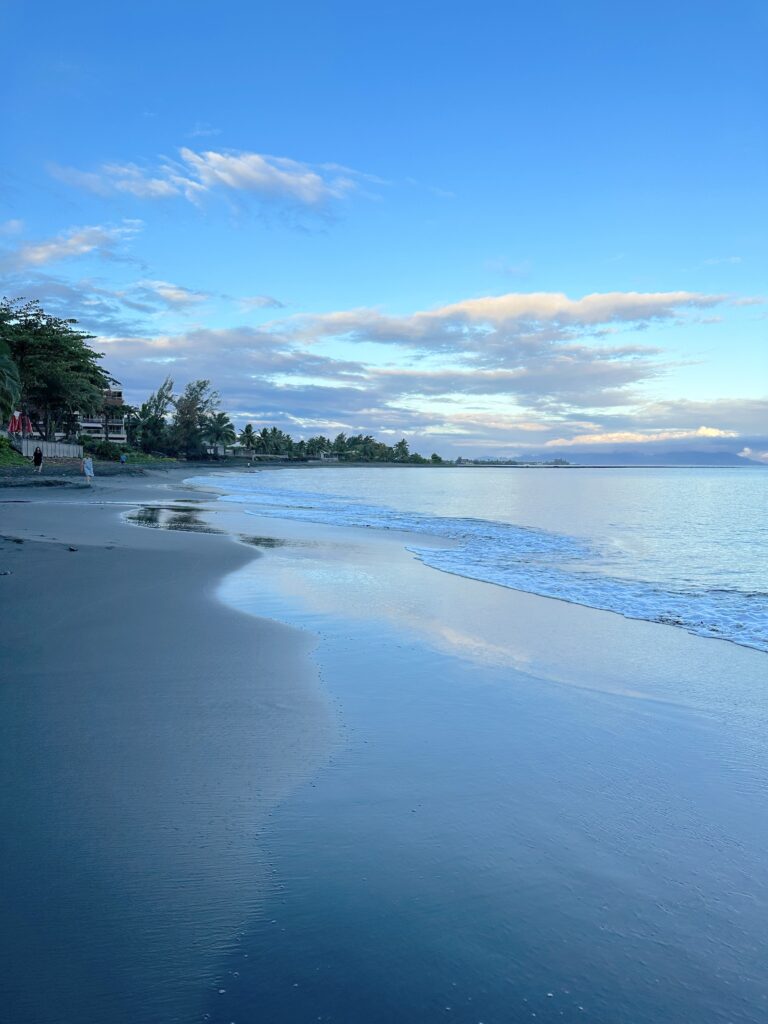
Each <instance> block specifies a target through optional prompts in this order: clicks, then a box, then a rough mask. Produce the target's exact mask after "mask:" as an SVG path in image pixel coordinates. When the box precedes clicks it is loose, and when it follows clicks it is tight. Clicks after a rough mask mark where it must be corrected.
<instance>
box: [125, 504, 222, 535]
mask: <svg viewBox="0 0 768 1024" xmlns="http://www.w3.org/2000/svg"><path fill="white" fill-rule="evenodd" d="M125 518H126V519H127V521H128V522H129V523H134V524H136V525H137V526H148V527H150V528H151V529H156V530H183V531H185V532H187V533H224V532H225V531H224V530H218V529H217V528H216V527H215V526H211V525H210V524H209V523H206V522H205V520H204V519H203V518H202V517H201V516H200V514H199V513H198V512H197V510H196V509H190V508H187V507H186V506H184V505H142V506H141V507H140V508H138V509H135V510H134V511H132V512H128V513H127V514H126V517H125Z"/></svg>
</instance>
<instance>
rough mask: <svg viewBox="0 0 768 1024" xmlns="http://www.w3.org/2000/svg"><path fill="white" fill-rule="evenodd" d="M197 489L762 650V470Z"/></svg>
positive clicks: (268, 477)
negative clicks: (398, 539)
mask: <svg viewBox="0 0 768 1024" xmlns="http://www.w3.org/2000/svg"><path fill="white" fill-rule="evenodd" d="M200 482H201V483H205V482H206V478H203V479H202V480H201V481H200ZM208 482H209V483H214V484H216V485H218V486H220V487H223V488H224V489H225V490H226V492H227V499H226V500H228V501H236V502H240V503H242V504H243V505H245V507H246V508H248V509H250V510H252V511H254V512H257V513H258V514H259V515H262V516H276V517H279V518H291V519H298V520H303V521H307V522H316V523H331V524H338V525H346V526H365V527H373V528H376V529H385V530H407V531H409V532H412V533H414V534H423V535H424V536H425V537H428V538H429V539H430V546H429V547H420V546H419V545H418V544H413V545H412V547H411V550H412V551H413V553H414V554H415V555H416V556H417V557H419V558H420V559H422V561H424V562H425V563H426V564H427V565H430V566H432V567H434V568H435V569H440V570H443V571H445V572H451V573H456V574H457V575H462V576H468V577H471V578H474V579H477V580H483V581H486V582H489V583H495V584H499V585H501V586H505V587H511V588H514V589H517V590H525V591H529V592H531V593H534V594H539V595H542V596H545V597H554V598H560V599H562V600H565V601H571V602H574V603H576V604H584V605H587V606H590V607H593V608H601V609H605V610H608V611H613V612H618V613H620V614H622V615H625V616H627V617H629V618H638V619H647V620H649V621H652V622H665V623H669V624H671V625H675V626H679V627H681V628H683V629H687V630H688V631H690V632H692V633H698V634H701V635H702V636H709V637H720V638H722V639H725V640H731V641H734V642H736V643H740V644H743V645H745V646H748V647H754V648H757V649H758V650H762V651H768V529H766V525H767V524H766V517H767V516H768V471H766V470H764V469H762V468H754V469H753V468H748V467H745V468H743V469H741V468H739V469H731V470H729V469H663V470H662V469H621V470H616V469H614V470H590V469H584V470H542V469H533V470H525V469H492V468H488V469H469V468H464V469H462V468H456V469H453V468H446V469H430V470H421V471H415V470H412V469H397V468H395V469H392V468H386V469H378V470H377V469H368V468H366V469H355V468H350V469H343V470H342V469H339V470H331V471H328V472H321V471H318V472H307V471H304V470H290V469H289V470H284V471H280V472H279V473H249V474H242V475H240V476H231V477H227V478H226V480H222V478H216V477H214V478H209V479H208ZM440 539H443V540H445V542H446V544H445V547H444V548H440V547H437V548H435V547H434V541H435V540H438V541H439V540H440Z"/></svg>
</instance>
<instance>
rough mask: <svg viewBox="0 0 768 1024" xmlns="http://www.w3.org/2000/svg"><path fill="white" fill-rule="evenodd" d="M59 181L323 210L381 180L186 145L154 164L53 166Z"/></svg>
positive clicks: (146, 195) (97, 189)
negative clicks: (234, 196) (242, 197)
mask: <svg viewBox="0 0 768 1024" xmlns="http://www.w3.org/2000/svg"><path fill="white" fill-rule="evenodd" d="M51 172H52V173H53V174H54V176H55V177H57V178H58V179H59V180H62V181H65V182H67V183H68V184H71V185H75V186H77V187H79V188H84V189H86V190H88V191H90V192H94V193H96V194H98V195H110V194H114V193H123V194H129V195H133V196H136V197H138V198H142V199H167V198H171V197H183V198H185V199H187V200H189V201H190V202H197V201H199V200H200V199H201V198H202V197H203V196H205V195H207V194H209V193H213V192H217V191H219V192H221V191H223V192H230V193H242V194H248V195H252V196H254V197H255V198H257V199H259V200H262V201H264V202H276V203H282V204H288V205H294V206H298V207H302V208H304V209H309V210H317V211H319V210H322V209H323V208H324V207H326V206H327V205H328V204H329V203H330V202H331V201H333V200H339V199H343V198H345V197H346V196H348V195H350V193H352V192H354V191H356V190H357V189H358V187H359V183H360V182H361V181H378V179H375V178H372V176H370V175H365V174H362V173H359V172H357V171H354V170H351V169H350V168H346V167H341V166H339V165H336V164H321V165H311V164H307V163H302V162H300V161H298V160H292V159H290V158H288V157H282V156H269V155H267V154H264V153H254V152H242V151H217V150H205V151H200V152H198V151H196V150H194V149H191V148H189V147H187V146H185V147H182V148H181V149H180V150H179V153H178V157H177V158H175V159H163V160H161V161H160V163H159V165H158V166H157V167H155V168H143V167H139V166H138V165H137V164H134V163H106V164H103V165H102V166H101V167H99V168H98V170H96V171H82V170H78V169H75V168H71V167H60V166H57V165H53V166H52V167H51Z"/></svg>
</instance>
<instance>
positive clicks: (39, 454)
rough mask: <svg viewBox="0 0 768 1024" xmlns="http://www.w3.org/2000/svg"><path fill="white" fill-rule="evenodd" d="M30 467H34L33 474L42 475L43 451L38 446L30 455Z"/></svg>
mask: <svg viewBox="0 0 768 1024" xmlns="http://www.w3.org/2000/svg"><path fill="white" fill-rule="evenodd" d="M32 465H33V466H34V468H35V469H34V471H35V473H42V471H43V449H42V448H41V447H40V445H38V446H37V448H35V450H34V452H33V453H32Z"/></svg>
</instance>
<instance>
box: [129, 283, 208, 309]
mask: <svg viewBox="0 0 768 1024" xmlns="http://www.w3.org/2000/svg"><path fill="white" fill-rule="evenodd" d="M138 289H139V290H143V291H145V292H148V293H149V294H151V295H152V296H154V297H156V298H158V299H160V301H161V302H163V303H164V304H165V305H167V306H169V307H171V308H172V309H185V308H187V307H189V306H196V305H199V304H200V303H201V302H205V301H206V300H207V299H209V298H210V297H211V296H210V295H209V294H208V293H207V292H196V291H191V290H190V289H189V288H182V286H181V285H178V284H171V283H170V281H139V283H138Z"/></svg>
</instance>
